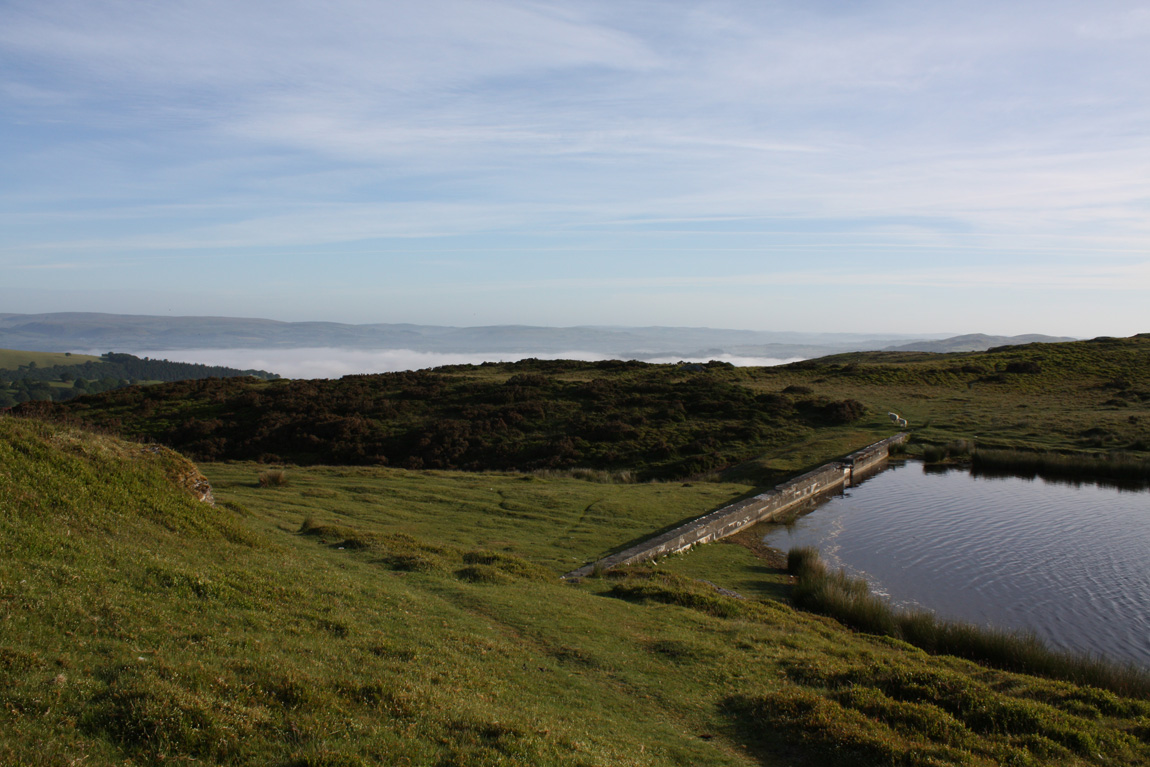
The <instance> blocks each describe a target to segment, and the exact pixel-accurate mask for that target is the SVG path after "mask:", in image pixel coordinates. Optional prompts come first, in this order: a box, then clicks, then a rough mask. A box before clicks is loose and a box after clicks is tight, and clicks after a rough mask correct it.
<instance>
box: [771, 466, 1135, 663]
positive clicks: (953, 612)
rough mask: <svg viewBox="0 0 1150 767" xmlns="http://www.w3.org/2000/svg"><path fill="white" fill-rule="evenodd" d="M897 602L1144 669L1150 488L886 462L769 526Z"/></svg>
mask: <svg viewBox="0 0 1150 767" xmlns="http://www.w3.org/2000/svg"><path fill="white" fill-rule="evenodd" d="M765 540H766V542H767V543H768V544H770V545H772V546H775V547H777V548H780V549H784V550H785V549H787V548H790V547H792V546H816V547H818V548H819V550H820V551H821V552H822V554H823V557H824V559H826V560H827V562H828V563H829V564H830V565H831V566H832V567H842V568H844V569H846V570H847V572H849V573H851V574H853V575H856V576H860V577H866V578H867V580H868V581H869V582H870V584H871V588H872V590H873V591H875V593H877V594H881V595H883V596H886V597H888V598H889V599H891V601H892V602H893V603H895V604H897V605H904V606H905V605H914V606H927V607H929V608H930V609H933V610H934V611H935V612H936V613H938V614H939V615H941V616H943V617H948V618H956V619H961V620H967V621H971V622H973V623H977V624H980V625H993V626H998V627H1002V628H1011V629H1025V630H1031V631H1034V632H1035V633H1037V634H1038V635H1039V636H1040V637H1041V638H1043V639H1044V640H1046V641H1047V642H1048V643H1049V644H1051V645H1053V646H1055V647H1059V648H1062V649H1068V650H1075V651H1081V652H1089V653H1093V654H1096V655H1099V654H1100V655H1105V656H1108V657H1111V658H1114V659H1116V660H1119V661H1132V662H1134V663H1138V664H1140V665H1143V666H1146V667H1150V617H1148V616H1150V567H1148V566H1147V565H1148V564H1150V562H1148V561H1147V560H1148V559H1150V492H1140V493H1134V492H1129V491H1125V492H1124V491H1120V490H1117V489H1114V488H1102V487H1097V486H1094V485H1078V486H1074V485H1065V484H1052V483H1046V482H1042V481H1034V480H1027V479H1016V478H1010V477H1007V478H1001V477H995V478H986V477H972V476H971V475H970V474H968V473H966V472H961V471H948V472H929V473H928V472H924V471H923V470H922V466H921V465H920V464H917V463H907V464H905V465H901V466H900V465H895V466H893V467H892V468H890V469H888V470H886V471H884V472H882V473H880V474H878V475H876V476H874V477H872V478H870V479H868V480H867V482H866V484H865V485H863V486H860V487H858V488H855V489H853V490H852V491H851V492H850V493H848V494H845V495H842V496H835V497H833V498H831V499H830V500H828V501H827V502H826V503H824V504H822V505H820V506H819V507H818V508H817V509H816V510H815V511H814V512H813V513H810V514H808V515H806V516H803V517H801V518H800V519H799V520H797V521H796V522H795V523H793V524H792V525H788V526H787V527H785V528H778V529H776V530H774V531H772V532H771V533H769V534H768V535H767V536H766V538H765Z"/></svg>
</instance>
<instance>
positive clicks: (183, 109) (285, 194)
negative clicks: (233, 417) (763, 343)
mask: <svg viewBox="0 0 1150 767" xmlns="http://www.w3.org/2000/svg"><path fill="white" fill-rule="evenodd" d="M1147 72H1150V3H1139V2H1106V1H1105V0H1102V1H1100V2H1095V3H1089V4H1087V3H1081V2H1060V0H1044V1H1043V2H1029V0H1012V2H1009V3H1002V2H981V1H972V2H967V1H964V0H956V1H955V2H949V3H921V2H884V1H883V0H875V1H874V2H845V1H833V0H808V1H806V2H798V1H797V0H795V1H794V2H770V1H769V0H753V1H748V2H738V1H732V2H682V1H680V0H659V1H658V2H636V1H634V0H610V1H609V2H598V1H597V0H579V2H547V1H546V0H539V1H537V2H500V1H494V0H462V1H458V2H457V1H456V0H424V1H423V2H421V3H418V4H417V3H407V2H403V3H401V2H391V1H390V0H374V1H370V2H369V1H368V0H326V1H325V2H323V3H316V2H308V3H304V2H296V1H294V0H275V1H274V2H271V1H265V0H246V1H245V2H242V3H236V2H224V1H223V0H173V1H172V2H163V3H155V2H144V1H143V0H101V2H98V3H93V2H90V0H0V312H14V313H37V312H54V311H103V312H114V313H125V314H163V315H223V316H238V317H267V318H271V319H278V320H289V321H297V320H325V321H335V322H350V323H374V322H412V323H421V324H436V325H459V326H469V325H495V324H528V325H545V326H569V325H631V326H646V325H673V326H707V327H723V328H744V329H752V330H777V331H784V330H796V331H818V332H841V331H858V332H897V333H948V332H953V333H956V334H957V333H968V332H983V333H993V334H1007V335H1010V334H1018V333H1048V334H1053V335H1069V336H1077V337H1090V336H1096V335H1119V336H1120V335H1130V334H1132V333H1136V332H1148V331H1150V309H1148V308H1147V306H1150V301H1148V300H1147V299H1148V296H1150V77H1147V76H1146V73H1147Z"/></svg>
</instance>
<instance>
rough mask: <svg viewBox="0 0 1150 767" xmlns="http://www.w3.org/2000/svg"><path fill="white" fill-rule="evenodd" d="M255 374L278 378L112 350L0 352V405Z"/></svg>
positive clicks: (268, 376) (254, 373)
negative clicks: (95, 352) (99, 352)
mask: <svg viewBox="0 0 1150 767" xmlns="http://www.w3.org/2000/svg"><path fill="white" fill-rule="evenodd" d="M243 376H252V377H254V378H259V379H263V380H275V379H277V378H279V376H278V375H276V374H275V373H268V372H267V371H265V370H237V369H236V368H229V367H223V366H220V365H199V364H194V363H188V362H171V361H170V360H154V359H149V358H148V357H144V358H143V359H141V358H139V357H136V356H134V355H131V354H116V353H114V352H108V353H106V354H103V355H101V356H99V357H93V356H91V355H86V354H75V355H73V354H68V353H66V352H65V353H59V354H57V353H52V352H25V351H16V350H14V349H0V407H10V406H12V405H15V404H17V403H20V402H28V401H35V400H54V401H58V402H59V401H66V400H70V399H72V398H74V397H79V396H81V395H84V394H98V393H100V392H105V391H109V390H111V389H120V388H123V387H125V386H130V385H131V384H132V383H133V382H136V383H139V382H141V381H146V382H156V381H185V380H201V379H204V378H235V377H243Z"/></svg>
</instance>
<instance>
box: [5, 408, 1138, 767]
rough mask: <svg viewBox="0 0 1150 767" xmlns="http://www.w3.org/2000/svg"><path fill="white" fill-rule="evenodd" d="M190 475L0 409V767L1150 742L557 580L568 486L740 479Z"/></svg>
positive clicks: (695, 494) (933, 750) (1044, 749)
mask: <svg viewBox="0 0 1150 767" xmlns="http://www.w3.org/2000/svg"><path fill="white" fill-rule="evenodd" d="M188 471H189V467H188V466H187V465H186V464H185V463H183V462H182V461H181V459H179V457H178V456H176V455H174V454H171V453H168V452H166V451H156V450H154V449H147V448H143V447H140V446H134V445H131V444H129V443H123V442H120V441H118V440H115V439H112V438H109V437H98V436H92V435H89V434H85V433H81V432H77V431H75V430H72V429H69V428H66V427H59V426H47V425H43V424H39V423H37V422H32V421H20V420H16V419H11V418H0V507H2V508H3V509H4V510H5V514H4V515H2V516H0V546H2V548H3V550H4V551H5V556H4V557H3V558H2V559H0V763H4V764H65V763H76V762H81V761H83V762H84V763H86V764H112V763H115V764H160V763H164V764H191V763H193V762H195V763H204V762H208V763H220V764H252V763H259V764H280V765H289V764H291V765H357V764H375V763H397V764H405V763H411V764H438V765H453V764H459V765H463V764H466V765H484V764H493V765H494V764H587V765H591V764H596V765H597V764H623V765H628V764H636V765H639V764H651V765H663V764H684V765H685V764H691V765H696V764H698V765H707V764H725V765H748V764H769V765H771V764H862V765H867V764H890V763H899V764H948V763H954V764H987V765H989V764H1002V763H1010V764H1038V763H1044V764H1047V763H1053V764H1087V763H1095V760H1096V757H1095V756H1094V755H1095V754H1101V755H1102V758H1103V759H1105V760H1106V761H1107V762H1108V763H1118V764H1137V763H1144V762H1145V761H1146V760H1147V759H1150V746H1148V745H1147V740H1148V739H1150V704H1147V703H1145V702H1140V701H1130V700H1123V699H1120V698H1117V697H1115V696H1113V695H1109V694H1107V693H1102V692H1099V691H1095V690H1089V689H1081V688H1076V687H1073V686H1071V685H1066V684H1061V683H1054V682H1049V681H1043V680H1038V679H1033V678H1029V677H1025V676H1020V675H1013V674H1005V673H999V672H992V671H987V670H985V669H981V668H979V667H977V666H974V665H972V664H970V663H966V662H962V661H958V660H954V659H950V658H931V657H928V656H926V655H924V654H923V653H920V652H917V651H914V650H912V649H909V648H907V647H906V646H903V645H900V644H899V643H896V642H891V641H883V640H877V639H873V638H869V637H866V636H863V635H857V634H852V633H850V632H848V631H845V630H843V629H842V628H840V627H838V626H837V624H834V623H833V622H830V621H827V620H824V619H819V618H815V617H812V616H807V615H804V614H801V613H796V612H794V611H793V610H791V609H790V608H788V607H785V606H784V605H781V604H778V603H772V602H758V601H739V600H733V599H729V598H724V597H719V596H717V595H715V594H714V592H712V591H711V590H710V589H709V588H707V587H704V586H699V585H698V584H695V583H692V582H690V581H685V580H681V579H676V578H674V577H667V576H660V575H658V571H657V570H638V571H636V572H635V573H634V574H632V575H630V576H628V577H625V578H621V579H612V580H601V581H600V580H591V581H588V582H586V583H584V584H582V585H580V586H571V585H563V584H560V583H558V582H557V581H556V579H555V578H554V575H553V573H554V571H555V569H556V566H557V565H558V564H560V562H559V561H557V560H559V559H561V558H562V557H561V555H560V554H559V552H561V551H562V549H563V548H564V546H566V545H569V546H570V547H571V548H572V550H579V551H583V550H590V549H593V548H595V547H596V546H600V545H602V544H601V542H600V541H599V540H598V539H595V537H594V534H592V533H588V534H587V536H586V537H584V538H580V537H579V536H573V537H572V538H571V542H570V543H569V544H564V543H563V536H564V535H565V534H566V535H570V531H572V530H574V529H578V527H579V525H580V524H585V523H586V518H585V516H584V515H585V514H586V510H587V505H588V503H587V499H588V498H596V499H602V500H600V501H598V502H599V503H603V504H608V503H614V504H617V505H616V506H615V507H614V515H615V516H623V515H626V514H627V508H628V507H629V506H630V504H631V502H633V501H635V500H636V499H638V500H639V501H640V503H639V504H638V505H639V506H640V507H642V508H643V509H645V510H644V511H641V512H640V513H641V515H642V519H641V520H638V521H625V520H623V521H611V520H610V519H604V520H603V524H608V525H614V526H615V528H614V529H612V530H610V531H605V532H604V534H603V535H602V539H603V540H606V539H607V538H608V537H610V536H609V535H607V534H606V533H607V532H609V533H610V535H614V534H615V533H616V532H618V531H620V530H622V529H625V528H626V527H627V525H629V524H636V525H647V524H652V523H654V522H656V521H658V519H660V518H663V517H661V516H660V515H663V516H664V517H665V518H668V519H669V518H674V517H675V516H676V515H678V514H680V513H682V512H683V511H688V510H690V509H692V508H694V507H698V506H703V507H708V506H710V505H712V504H713V503H714V502H715V501H716V498H717V497H721V496H722V495H723V493H730V492H734V491H736V490H737V488H728V489H725V490H724V489H722V488H714V487H708V488H702V489H701V488H699V487H698V486H696V487H681V486H677V485H676V486H669V485H664V486H658V485H657V486H643V487H626V486H612V485H597V484H591V483H586V482H581V481H576V480H569V479H535V480H531V481H524V480H520V479H516V478H514V477H512V476H493V477H484V476H476V475H452V474H431V473H429V474H423V473H399V472H378V473H375V472H365V471H361V470H353V471H349V472H340V471H337V470H315V471H314V472H311V471H309V472H292V474H291V475H290V476H289V479H291V480H292V483H291V484H289V485H288V486H286V487H281V488H275V489H266V488H258V487H256V486H254V485H255V482H254V479H255V477H254V475H253V468H252V467H250V466H212V467H208V473H209V475H210V476H211V477H212V478H213V479H215V480H216V481H217V488H216V489H217V495H218V497H219V498H220V499H221V500H222V503H221V504H220V505H218V506H217V507H215V508H212V507H209V506H206V505H203V504H200V503H199V502H196V501H194V500H192V499H191V498H190V497H189V496H188V495H187V494H185V493H184V492H183V491H181V490H179V489H178V488H174V487H173V486H172V485H171V483H170V480H169V478H170V477H171V476H180V475H183V476H186V475H187V473H188ZM341 473H342V474H343V475H342V476H341ZM481 479H488V480H489V481H490V483H491V484H489V485H488V489H484V488H483V487H482V483H478V484H477V480H481ZM447 491H450V492H447ZM617 491H618V492H622V493H633V494H634V495H633V496H626V495H620V496H616V495H615V493H616V492H617ZM672 492H673V493H674V494H675V495H679V494H681V495H682V496H683V497H681V498H676V499H675V500H674V502H673V503H672V502H671V501H670V500H669V499H668V493H672ZM660 493H662V495H661V496H660ZM459 497H462V498H463V500H464V502H463V503H462V504H461V503H459V502H458V498H459ZM379 498H391V500H390V501H388V502H387V503H381V502H378V500H377V499H379ZM644 498H646V499H647V501H643V499H644ZM655 501H658V502H657V503H656V502H655ZM664 504H666V505H668V507H669V508H667V509H665V510H660V508H659V507H660V506H662V505H664ZM535 506H544V507H545V508H546V511H545V513H535V514H526V513H522V510H523V509H529V508H533V507H535ZM307 515H311V516H312V517H313V519H312V520H311V521H310V523H309V524H310V530H311V534H300V533H299V532H298V531H299V529H300V525H301V522H303V521H304V517H306V516H307ZM452 515H458V516H452ZM581 517H582V518H583V522H582V523H581V522H580V518H581ZM485 519H490V521H491V523H492V524H491V525H490V526H487V525H484V524H481V523H482V522H483V521H484V520H485ZM445 520H446V522H445ZM340 528H342V529H340ZM397 531H407V532H409V533H413V534H416V535H417V536H419V537H420V538H422V542H421V541H420V540H418V539H417V538H411V537H405V536H403V535H399V534H397ZM500 541H503V542H504V543H502V544H501V543H499V542H500ZM449 543H450V545H448V544H449ZM480 546H483V547H485V548H487V549H491V548H497V549H506V550H510V551H517V552H520V553H523V554H525V555H526V559H520V558H517V557H513V556H511V555H510V554H507V553H503V552H490V551H488V552H483V551H479V550H477V549H478V547H480ZM534 546H540V547H541V548H540V553H539V555H538V558H537V562H538V563H539V564H542V565H544V566H543V567H540V566H539V564H535V563H533V562H531V561H529V560H531V559H535V558H536V555H535V554H533V553H532V551H533V547H534ZM580 547H585V548H580ZM713 548H715V549H718V548H719V547H713ZM727 548H733V547H727ZM548 568H550V571H549V570H548Z"/></svg>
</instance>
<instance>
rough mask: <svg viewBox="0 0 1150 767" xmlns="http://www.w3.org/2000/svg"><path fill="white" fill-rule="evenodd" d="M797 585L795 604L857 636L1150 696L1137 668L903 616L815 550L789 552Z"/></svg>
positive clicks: (1017, 636) (922, 615)
mask: <svg viewBox="0 0 1150 767" xmlns="http://www.w3.org/2000/svg"><path fill="white" fill-rule="evenodd" d="M787 567H788V569H789V570H790V571H791V573H792V574H793V575H794V576H795V578H796V580H797V582H796V583H795V586H794V589H793V591H792V599H793V601H794V603H795V605H796V606H797V607H799V608H801V609H804V610H811V611H813V612H818V613H822V614H824V615H829V616H831V617H833V618H835V619H836V620H838V621H840V622H842V623H844V624H845V625H847V626H850V627H851V628H854V629H856V630H858V631H863V632H866V633H868V634H879V635H882V636H888V637H893V638H895V639H900V640H903V641H905V642H908V643H910V644H912V645H914V646H916V647H920V648H922V649H924V650H926V651H927V652H929V653H932V654H937V655H954V656H957V657H960V658H967V659H970V660H973V661H976V662H978V663H984V664H986V665H988V666H991V667H993V668H1000V669H1005V670H1009V671H1019V672H1023V673H1027V674H1036V675H1038V676H1043V677H1048V678H1051V679H1062V680H1066V681H1069V682H1073V683H1075V684H1083V685H1090V686H1092V687H1097V688H1101V689H1104V690H1110V691H1111V692H1114V693H1117V694H1119V695H1128V696H1135V697H1139V698H1143V699H1150V673H1147V672H1146V671H1145V670H1143V669H1139V668H1138V667H1136V666H1134V665H1133V664H1127V665H1122V664H1116V663H1111V662H1108V661H1105V660H1103V659H1101V658H1095V657H1090V656H1084V655H1079V654H1074V653H1064V652H1058V651H1055V650H1052V649H1050V648H1049V647H1047V646H1046V645H1045V644H1043V643H1042V641H1040V640H1039V639H1038V638H1037V637H1036V636H1034V635H1033V634H1030V633H1025V632H1011V631H1003V630H999V629H993V628H985V627H979V626H974V625H972V624H969V623H963V622H958V621H947V620H942V619H939V618H936V617H935V616H934V615H933V614H932V613H929V612H923V611H901V610H896V609H894V608H892V607H891V606H890V605H889V604H888V603H887V602H886V601H885V600H883V599H881V598H879V597H877V596H875V595H874V594H872V593H871V592H870V589H869V588H868V587H867V584H866V582H865V581H863V580H861V579H857V578H851V577H849V576H848V575H847V574H846V573H845V572H843V571H841V570H840V571H835V572H831V571H830V570H828V568H827V566H826V564H825V563H824V562H823V561H822V560H821V559H820V558H819V556H818V552H817V550H815V549H814V548H812V547H809V546H804V547H796V548H794V549H791V550H790V551H788V552H787Z"/></svg>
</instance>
